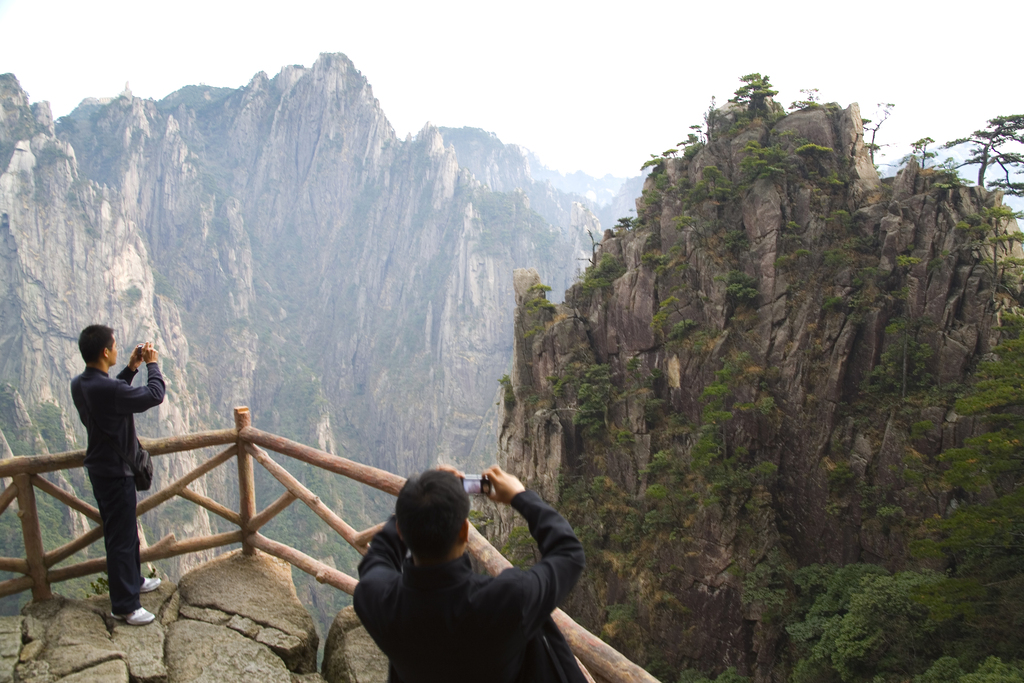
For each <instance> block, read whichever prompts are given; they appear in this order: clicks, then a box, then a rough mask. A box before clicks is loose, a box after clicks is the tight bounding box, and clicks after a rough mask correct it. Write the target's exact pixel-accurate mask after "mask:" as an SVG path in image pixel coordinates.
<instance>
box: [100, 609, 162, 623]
mask: <svg viewBox="0 0 1024 683" xmlns="http://www.w3.org/2000/svg"><path fill="white" fill-rule="evenodd" d="M110 616H112V617H114V618H115V619H120V620H121V621H127V622H128V624H129V625H131V626H144V625H146V624H148V623H151V622H152V621H153V620H154V619H156V616H155V615H154V614H153V613H152V612H150V611H149V610H147V609H146V608H145V607H140V608H139V609H137V610H135V611H134V612H132V613H131V614H114V613H113V612H111V613H110Z"/></svg>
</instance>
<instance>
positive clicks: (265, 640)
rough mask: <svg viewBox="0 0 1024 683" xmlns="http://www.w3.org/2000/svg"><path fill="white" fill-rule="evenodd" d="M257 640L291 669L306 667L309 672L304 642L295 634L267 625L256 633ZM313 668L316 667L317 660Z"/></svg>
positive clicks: (297, 669)
mask: <svg viewBox="0 0 1024 683" xmlns="http://www.w3.org/2000/svg"><path fill="white" fill-rule="evenodd" d="M250 623H251V622H250ZM228 626H230V624H228ZM250 637H251V636H250ZM256 642H257V643H262V644H263V645H266V646H267V647H269V648H270V649H271V650H273V651H274V654H276V655H277V656H278V657H280V658H281V659H282V660H284V665H285V666H287V667H288V670H289V671H300V670H301V669H303V668H306V669H307V671H306V673H308V662H306V661H305V657H306V651H305V648H304V647H303V642H302V641H301V640H299V639H298V638H296V637H295V636H292V635H289V634H287V633H285V632H284V631H279V630H277V629H276V628H272V627H267V628H264V629H260V630H259V632H258V633H257V634H256ZM313 668H314V669H315V668H316V662H315V660H314V663H313Z"/></svg>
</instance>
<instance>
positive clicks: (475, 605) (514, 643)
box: [353, 491, 585, 683]
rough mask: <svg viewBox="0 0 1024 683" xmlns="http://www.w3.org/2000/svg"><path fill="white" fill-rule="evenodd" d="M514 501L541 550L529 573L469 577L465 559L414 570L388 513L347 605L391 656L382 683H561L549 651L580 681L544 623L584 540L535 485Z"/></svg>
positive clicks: (564, 647)
mask: <svg viewBox="0 0 1024 683" xmlns="http://www.w3.org/2000/svg"><path fill="white" fill-rule="evenodd" d="M512 507H513V508H515V509H516V510H518V511H519V513H520V514H521V515H522V516H523V517H524V518H525V519H526V521H527V523H528V524H529V525H530V533H531V534H532V535H533V537H534V539H536V540H537V544H538V545H539V546H540V551H541V555H542V556H543V557H542V559H541V561H540V562H538V563H537V564H536V565H535V566H533V567H531V568H530V569H529V570H528V571H521V570H519V569H507V570H505V571H503V572H502V573H501V574H500V575H498V576H496V577H490V576H484V575H480V574H474V573H473V571H472V568H471V565H470V561H469V557H468V556H467V555H463V556H462V557H461V558H459V559H457V560H453V561H451V562H447V563H445V564H441V565H435V566H431V567H417V566H415V565H414V564H413V562H412V558H411V557H406V547H405V544H404V543H403V542H402V540H401V539H400V538H399V537H398V532H397V530H396V527H395V518H394V517H392V518H391V519H390V520H389V521H388V523H387V524H386V525H385V526H384V528H383V529H382V530H381V531H380V533H378V534H377V535H376V536H375V537H374V539H373V542H372V543H371V545H370V550H369V552H367V554H366V557H364V558H363V560H362V562H360V564H359V584H358V585H357V586H356V590H355V596H354V600H353V603H354V605H355V610H356V614H358V615H359V618H360V620H361V621H362V622H363V625H364V626H365V627H366V630H367V631H368V632H369V633H370V635H371V636H372V637H373V639H374V640H375V641H376V642H377V645H378V646H380V649H381V650H383V651H384V654H386V655H387V656H388V659H389V660H390V662H391V666H390V672H389V681H390V683H435V682H436V683H462V682H465V683H479V682H480V681H489V682H490V681H494V682H495V683H547V682H548V681H551V682H552V683H556V682H557V683H560V682H561V681H562V678H561V677H560V676H559V674H558V673H557V670H556V666H555V664H554V663H553V662H552V660H551V656H552V655H554V657H556V658H557V660H558V666H559V667H560V668H561V670H562V671H563V672H564V674H565V682H566V683H583V682H584V681H585V679H584V677H583V674H582V673H581V672H580V670H579V667H578V666H577V664H576V659H575V658H574V657H573V655H572V652H571V651H570V650H569V645H568V643H566V642H565V638H563V637H562V634H561V633H560V632H559V631H558V627H557V626H555V623H554V621H553V620H552V619H551V612H552V611H553V610H554V609H555V607H557V606H558V605H559V603H561V602H562V601H563V600H564V599H565V597H566V596H567V595H568V594H569V591H570V590H571V589H572V587H573V586H574V585H575V584H576V581H577V580H578V579H579V577H580V574H581V573H582V572H583V564H584V559H583V545H582V544H581V543H580V542H579V540H578V539H577V538H576V535H575V534H574V533H573V530H572V527H571V526H569V523H568V522H566V521H565V520H564V519H563V518H562V517H561V515H559V514H558V513H557V512H555V510H554V509H552V508H551V506H549V505H548V504H547V503H545V502H544V501H543V500H542V499H541V497H540V496H538V495H537V494H536V493H534V492H533V491H524V492H523V493H520V494H519V495H517V496H516V497H515V498H514V499H513V500H512ZM545 639H546V642H545ZM549 653H550V654H549Z"/></svg>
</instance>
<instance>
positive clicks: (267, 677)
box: [165, 619, 292, 683]
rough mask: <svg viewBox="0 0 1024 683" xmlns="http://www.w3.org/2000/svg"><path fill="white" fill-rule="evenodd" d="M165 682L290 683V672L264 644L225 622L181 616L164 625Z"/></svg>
mask: <svg viewBox="0 0 1024 683" xmlns="http://www.w3.org/2000/svg"><path fill="white" fill-rule="evenodd" d="M165 663H166V666H167V674H168V677H167V680H168V683H251V682H252V681H260V683H291V680H292V677H291V673H290V672H289V671H288V669H287V668H286V667H285V665H284V662H282V661H281V660H280V659H279V658H278V657H276V656H275V655H274V653H273V652H271V651H270V649H269V648H267V647H266V646H264V645H260V644H259V643H256V642H254V641H252V640H250V639H249V638H246V637H245V636H243V635H241V634H239V633H236V632H235V631H232V630H231V629H229V628H226V627H224V626H215V625H214V624H207V623H205V622H202V621H192V620H188V619H182V620H180V621H176V622H174V623H173V624H171V625H170V627H169V628H168V629H167V641H166V645H165Z"/></svg>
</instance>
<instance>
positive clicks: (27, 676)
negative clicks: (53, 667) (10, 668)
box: [16, 660, 57, 683]
mask: <svg viewBox="0 0 1024 683" xmlns="http://www.w3.org/2000/svg"><path fill="white" fill-rule="evenodd" d="M16 674H17V679H18V683H53V682H54V681H56V680H57V679H56V678H55V677H54V676H53V675H52V674H51V673H50V665H49V664H47V663H46V662H44V661H42V660H36V661H32V662H25V663H24V664H19V665H18V667H17V669H16Z"/></svg>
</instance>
